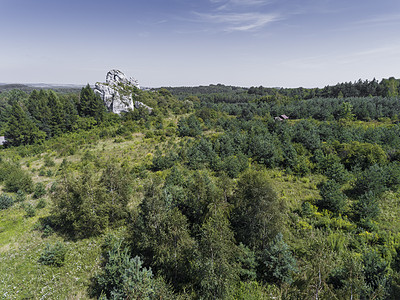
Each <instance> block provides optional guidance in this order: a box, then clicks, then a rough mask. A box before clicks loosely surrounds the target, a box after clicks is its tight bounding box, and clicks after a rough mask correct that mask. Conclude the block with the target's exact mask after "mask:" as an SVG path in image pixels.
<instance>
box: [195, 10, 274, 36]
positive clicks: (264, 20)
mask: <svg viewBox="0 0 400 300" xmlns="http://www.w3.org/2000/svg"><path fill="white" fill-rule="evenodd" d="M195 14H196V15H197V16H198V18H199V20H200V21H202V22H205V23H209V24H219V25H221V28H220V29H222V30H223V31H228V32H232V31H255V30H258V29H260V28H262V27H264V26H266V25H267V24H270V23H273V22H276V21H278V20H280V19H281V18H280V16H279V15H277V14H262V13H217V14H205V13H195Z"/></svg>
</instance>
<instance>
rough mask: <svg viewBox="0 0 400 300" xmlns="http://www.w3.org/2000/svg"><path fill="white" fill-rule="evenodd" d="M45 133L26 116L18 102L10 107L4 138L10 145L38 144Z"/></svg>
mask: <svg viewBox="0 0 400 300" xmlns="http://www.w3.org/2000/svg"><path fill="white" fill-rule="evenodd" d="M45 136H46V134H45V133H44V132H43V131H40V130H39V128H38V127H37V126H36V125H35V124H34V123H33V122H32V120H31V119H30V118H29V117H28V115H27V113H26V112H25V111H24V110H23V109H22V107H21V105H20V104H19V103H18V102H15V103H14V104H13V106H12V109H11V115H10V117H9V121H8V124H7V130H6V132H5V138H6V140H7V143H8V144H10V145H11V146H19V145H27V144H35V143H36V144H40V143H42V142H43V140H44V138H45Z"/></svg>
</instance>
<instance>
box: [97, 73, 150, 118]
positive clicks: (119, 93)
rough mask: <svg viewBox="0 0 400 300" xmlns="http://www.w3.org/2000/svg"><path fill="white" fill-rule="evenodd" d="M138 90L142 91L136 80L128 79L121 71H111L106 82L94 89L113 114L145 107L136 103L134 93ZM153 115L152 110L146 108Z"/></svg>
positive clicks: (98, 84)
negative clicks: (133, 97)
mask: <svg viewBox="0 0 400 300" xmlns="http://www.w3.org/2000/svg"><path fill="white" fill-rule="evenodd" d="M136 89H140V86H139V83H138V81H137V80H136V79H134V78H132V77H130V78H127V77H126V76H125V74H124V73H123V72H121V71H119V70H111V71H109V72H108V73H107V76H106V82H105V83H100V82H97V83H96V85H95V87H94V92H95V93H96V94H99V95H100V97H101V99H103V101H104V105H105V106H106V107H107V109H108V110H109V111H111V112H113V113H116V114H120V113H122V112H127V111H129V110H134V109H135V107H136V108H137V107H139V106H142V105H143V106H145V105H144V104H143V103H141V102H139V101H136V102H139V103H136V102H135V103H134V102H133V99H132V93H134V92H135V90H136ZM145 107H146V108H147V109H150V110H149V113H151V111H152V109H151V108H150V107H148V106H145Z"/></svg>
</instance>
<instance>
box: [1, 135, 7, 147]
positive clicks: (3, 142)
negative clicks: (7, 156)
mask: <svg viewBox="0 0 400 300" xmlns="http://www.w3.org/2000/svg"><path fill="white" fill-rule="evenodd" d="M5 143H6V138H5V137H4V136H0V146H2V145H4V144H5Z"/></svg>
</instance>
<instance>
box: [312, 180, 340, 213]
mask: <svg viewBox="0 0 400 300" xmlns="http://www.w3.org/2000/svg"><path fill="white" fill-rule="evenodd" d="M319 191H320V194H321V197H322V199H321V200H319V201H318V206H319V207H320V208H323V209H328V210H330V211H332V212H334V213H337V214H339V213H342V212H343V211H344V209H345V206H346V197H345V195H344V194H343V192H342V191H341V190H340V184H339V183H337V182H336V181H335V180H328V181H326V182H323V183H322V184H321V185H320V188H319Z"/></svg>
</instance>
